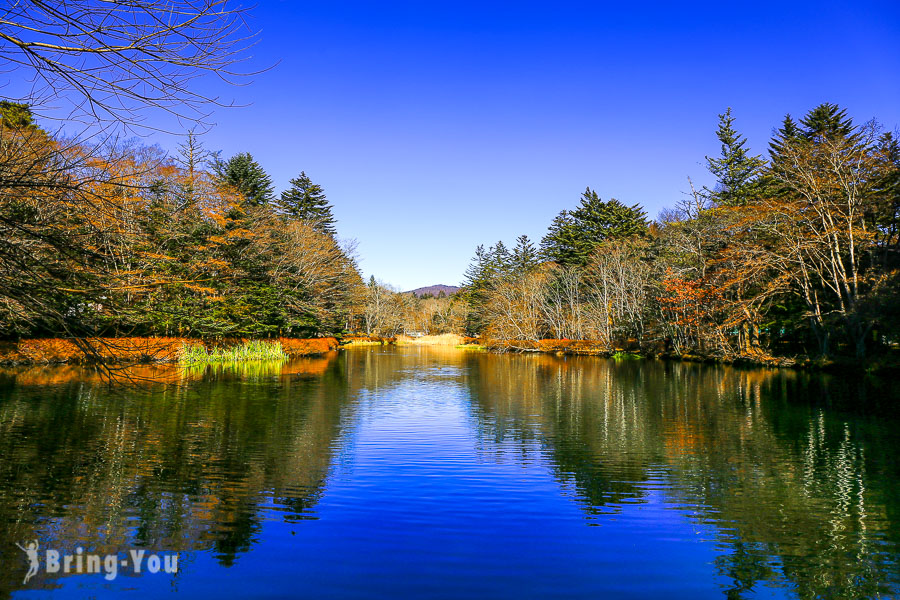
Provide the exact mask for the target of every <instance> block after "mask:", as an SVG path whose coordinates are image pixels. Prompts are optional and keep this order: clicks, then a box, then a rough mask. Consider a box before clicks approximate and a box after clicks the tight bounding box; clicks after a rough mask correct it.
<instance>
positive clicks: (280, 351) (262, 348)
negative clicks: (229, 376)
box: [178, 340, 288, 365]
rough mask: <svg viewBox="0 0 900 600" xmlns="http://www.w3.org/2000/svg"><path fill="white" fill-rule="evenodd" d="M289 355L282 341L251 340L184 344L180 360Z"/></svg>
mask: <svg viewBox="0 0 900 600" xmlns="http://www.w3.org/2000/svg"><path fill="white" fill-rule="evenodd" d="M287 359H288V355H287V353H286V352H285V351H284V348H282V346H281V342H269V341H264V340H250V341H246V342H241V343H240V344H237V345H235V346H230V347H227V348H223V347H221V346H213V347H212V348H207V347H206V346H203V345H200V344H196V345H189V344H182V346H181V352H180V353H179V355H178V362H180V363H181V364H183V365H192V364H199V363H218V362H234V361H242V360H287Z"/></svg>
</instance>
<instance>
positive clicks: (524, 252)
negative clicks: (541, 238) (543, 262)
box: [510, 235, 540, 273]
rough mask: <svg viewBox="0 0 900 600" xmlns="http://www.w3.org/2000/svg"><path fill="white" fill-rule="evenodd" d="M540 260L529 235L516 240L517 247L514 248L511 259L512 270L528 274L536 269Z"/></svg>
mask: <svg viewBox="0 0 900 600" xmlns="http://www.w3.org/2000/svg"><path fill="white" fill-rule="evenodd" d="M539 262H540V260H539V257H538V252H537V250H536V249H535V247H534V244H533V243H532V241H531V240H530V239H528V236H527V235H520V236H519V237H518V238H517V239H516V247H515V248H513V251H512V256H511V257H510V263H511V268H512V270H513V271H514V272H516V273H528V272H529V271H531V270H532V269H534V268H535V267H536V266H537V265H538V264H539Z"/></svg>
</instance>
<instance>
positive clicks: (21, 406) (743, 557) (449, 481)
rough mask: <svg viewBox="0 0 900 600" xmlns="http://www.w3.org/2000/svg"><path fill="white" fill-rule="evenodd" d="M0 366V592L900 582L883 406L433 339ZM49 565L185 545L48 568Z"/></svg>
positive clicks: (858, 390)
mask: <svg viewBox="0 0 900 600" xmlns="http://www.w3.org/2000/svg"><path fill="white" fill-rule="evenodd" d="M132 375H135V376H137V377H148V376H149V377H152V378H153V379H155V380H156V382H155V383H144V382H141V383H132V384H129V385H112V386H110V385H108V384H106V383H104V382H103V381H101V380H100V379H99V378H98V377H96V376H95V375H92V374H91V373H88V372H85V371H80V370H78V369H75V368H33V369H27V370H18V371H8V372H6V373H5V374H3V375H0V597H3V596H7V595H12V596H13V597H16V598H41V597H46V596H48V595H49V596H54V597H56V596H61V597H72V598H81V597H97V598H103V597H107V596H119V595H123V596H130V597H134V598H138V597H140V598H148V597H149V598H153V597H175V596H183V597H187V598H203V597H218V598H228V597H278V598H282V597H304V598H492V599H498V598H516V599H524V598H785V597H787V598H798V597H799V598H872V597H887V598H890V597H894V596H895V595H896V594H897V593H898V591H900V566H898V559H900V546H898V542H900V486H898V475H900V458H898V450H900V443H898V442H900V437H898V436H900V428H898V422H897V420H896V418H895V417H893V416H892V415H893V414H894V413H895V412H896V411H895V410H893V409H892V408H891V407H892V406H896V402H897V401H898V399H897V398H896V397H894V398H893V399H892V398H890V397H889V396H890V394H892V393H893V394H896V392H894V391H892V390H890V389H888V390H884V389H879V388H878V387H874V386H873V385H872V384H871V383H865V382H851V381H846V380H842V379H836V378H828V377H824V376H819V375H806V374H800V373H794V372H778V371H769V370H739V369H732V368H728V367H710V366H701V365H692V364H682V363H672V362H658V361H625V362H615V361H610V360H603V359H596V358H588V357H583V358H571V357H570V358H557V357H551V356H544V355H528V356H509V355H492V354H485V353H471V352H462V351H457V350H453V349H446V350H442V349H434V348H431V349H429V348H373V349H354V350H347V351H343V352H341V353H340V354H333V355H329V356H326V357H322V358H315V359H303V360H297V361H294V362H291V363H289V364H286V365H283V366H282V365H278V364H243V365H236V366H234V367H232V368H227V367H226V368H221V367H220V368H217V369H205V370H204V369H199V370H192V371H183V370H179V369H177V368H161V367H156V368H151V367H145V368H140V369H137V370H136V371H135V372H134V373H132ZM30 539H37V540H38V541H39V543H40V547H41V550H42V551H43V550H44V549H46V548H55V549H57V550H59V551H60V552H61V553H65V552H69V553H73V552H74V551H75V548H76V547H82V548H83V549H84V552H86V553H97V554H108V553H116V552H120V553H122V554H121V556H125V553H126V552H127V551H128V550H129V549H145V550H146V551H147V552H148V553H150V552H160V553H163V552H166V553H168V552H178V553H179V572H178V573H177V574H174V575H173V574H164V573H157V574H147V573H144V574H142V575H140V576H134V575H132V574H130V573H129V572H126V571H125V570H120V571H119V573H118V576H117V578H116V579H114V580H112V581H107V580H106V579H105V578H104V576H103V574H91V575H88V574H70V575H67V576H60V575H58V574H57V575H52V574H47V573H45V572H44V571H43V570H41V571H40V572H39V573H38V574H37V575H36V576H34V577H33V578H32V579H31V580H30V581H29V582H28V583H27V584H25V585H23V583H22V579H23V577H24V575H25V573H26V570H27V568H28V565H27V561H26V557H25V554H24V553H23V552H22V551H21V550H20V549H19V548H17V547H16V546H15V544H16V543H17V542H18V543H24V541H25V540H30Z"/></svg>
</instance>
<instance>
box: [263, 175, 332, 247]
mask: <svg viewBox="0 0 900 600" xmlns="http://www.w3.org/2000/svg"><path fill="white" fill-rule="evenodd" d="M275 207H276V209H277V210H278V212H280V213H282V214H284V215H287V216H288V217H289V218H295V219H302V220H304V221H309V222H310V223H311V224H312V225H313V227H314V228H316V229H317V230H319V231H321V232H322V233H325V234H327V235H331V236H333V235H335V234H336V233H337V231H336V230H335V219H334V215H333V214H332V212H331V204H329V203H328V200H327V199H326V198H325V191H324V190H323V189H322V186H320V185H318V184H315V183H313V182H312V181H311V180H310V178H309V177H308V176H307V175H306V172H305V171H301V172H300V175H299V176H298V177H295V178H294V179H291V187H290V188H288V189H287V190H285V191H283V192H282V193H281V198H280V199H279V200H277V201H276V202H275Z"/></svg>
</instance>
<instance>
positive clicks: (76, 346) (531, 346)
mask: <svg viewBox="0 0 900 600" xmlns="http://www.w3.org/2000/svg"><path fill="white" fill-rule="evenodd" d="M441 338H444V339H441ZM451 338H452V339H451ZM248 341H249V340H247V339H244V338H235V339H223V340H217V341H210V340H201V339H196V338H182V337H104V338H87V339H75V338H42V339H23V340H18V341H0V365H6V366H18V365H23V366H24V365H41V364H44V365H56V364H58V365H65V364H91V363H98V362H112V363H117V364H128V363H136V364H141V363H143V364H172V363H179V362H180V356H181V353H182V351H183V348H185V347H186V346H202V347H205V348H207V349H212V348H217V347H218V348H229V347H235V346H237V345H240V344H243V343H246V342H248ZM271 341H272V342H278V343H280V344H281V347H282V348H283V350H284V353H285V354H286V355H287V356H289V357H298V356H317V355H321V354H325V353H327V352H332V351H335V350H338V349H339V348H342V347H365V346H390V345H398V346H405V345H413V346H433V345H438V346H445V347H454V348H457V349H461V350H469V349H476V350H484V351H489V352H498V353H540V354H553V355H557V356H596V357H599V358H611V359H617V360H673V361H681V362H694V363H704V364H724V365H734V366H740V367H753V368H771V369H793V370H803V371H821V372H827V373H855V374H860V373H868V374H890V373H898V372H900V356H897V355H892V354H888V355H883V356H878V357H873V358H869V359H866V360H863V361H859V360H857V359H853V358H848V357H833V358H829V359H814V358H811V357H808V356H794V357H787V356H784V357H775V356H736V357H721V356H711V355H703V354H696V353H683V354H678V353H674V352H646V351H644V352H642V351H640V350H633V349H622V348H619V349H614V350H609V349H607V348H606V347H605V346H601V345H600V344H598V343H597V342H592V341H590V340H539V341H538V342H524V343H520V344H517V345H513V344H512V343H510V342H505V343H499V342H493V343H490V342H483V341H481V340H478V339H477V338H470V337H463V336H455V335H454V336H449V335H445V336H423V337H421V338H410V337H407V336H393V337H379V336H347V337H344V338H342V339H340V340H339V339H338V338H334V337H323V338H285V337H279V338H273V339H272V340H271Z"/></svg>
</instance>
